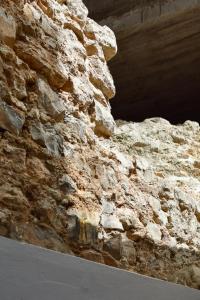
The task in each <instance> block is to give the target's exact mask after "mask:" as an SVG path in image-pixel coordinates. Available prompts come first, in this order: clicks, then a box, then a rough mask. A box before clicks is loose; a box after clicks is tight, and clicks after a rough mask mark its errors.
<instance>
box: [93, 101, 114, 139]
mask: <svg viewBox="0 0 200 300" xmlns="http://www.w3.org/2000/svg"><path fill="white" fill-rule="evenodd" d="M114 129H115V121H114V119H113V117H112V116H111V114H110V113H109V111H108V110H107V109H106V108H105V107H104V106H103V105H102V104H101V103H99V102H98V101H95V133H96V134H97V135H100V136H101V135H102V136H105V137H109V136H111V135H112V134H113V132H114Z"/></svg>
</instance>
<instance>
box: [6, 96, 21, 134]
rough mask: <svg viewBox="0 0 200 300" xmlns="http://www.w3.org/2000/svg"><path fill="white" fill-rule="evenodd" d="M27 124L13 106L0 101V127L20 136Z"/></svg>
mask: <svg viewBox="0 0 200 300" xmlns="http://www.w3.org/2000/svg"><path fill="white" fill-rule="evenodd" d="M24 122H25V117H24V115H23V114H22V113H19V112H18V111H17V110H15V109H14V108H13V107H12V106H10V105H8V104H7V103H5V102H3V101H1V100H0V127H1V128H3V129H6V130H8V131H10V132H12V133H15V134H19V133H20V132H21V130H22V127H23V125H24Z"/></svg>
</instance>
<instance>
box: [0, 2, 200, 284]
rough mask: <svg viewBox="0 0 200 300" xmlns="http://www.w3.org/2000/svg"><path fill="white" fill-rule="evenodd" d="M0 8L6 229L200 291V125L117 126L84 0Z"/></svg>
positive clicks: (0, 183)
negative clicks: (111, 110) (199, 289)
mask: <svg viewBox="0 0 200 300" xmlns="http://www.w3.org/2000/svg"><path fill="white" fill-rule="evenodd" d="M0 6H1V8H0V87H1V88H0V162H1V163H0V175H1V176H0V234H1V235H3V236H6V237H10V238H13V239H17V240H21V241H25V242H28V243H32V244H36V245H40V246H43V247H47V248H50V249H54V250H57V251H62V252H67V253H71V254H74V255H78V256H81V257H84V258H87V259H91V260H94V261H97V262H101V263H105V264H108V265H112V266H115V267H120V268H125V269H128V270H130V271H136V272H140V273H142V274H146V275H150V276H153V277H157V278H162V279H165V280H171V281H175V282H180V283H182V284H187V285H189V286H193V287H195V288H199V269H200V260H199V249H200V242H199V241H200V208H199V201H200V199H199V190H200V189H199V187H200V182H199V180H200V173H199V168H200V167H199V166H200V162H199V149H200V147H199V143H200V141H199V133H200V128H199V125H198V124H197V123H194V122H190V121H189V122H186V123H185V124H184V125H182V126H172V125H170V123H169V122H167V121H165V120H163V119H151V120H147V121H145V122H144V123H141V124H132V123H130V124H129V123H123V122H122V123H121V122H118V124H117V125H116V124H115V122H114V120H113V117H112V115H111V113H110V105H109V99H110V98H112V97H113V96H114V94H115V87H114V83H113V80H112V77H111V75H110V72H109V69H108V67H107V63H106V61H108V60H110V59H111V58H112V57H113V56H114V55H115V54H116V50H117V47H116V40H115V36H114V34H113V32H112V31H111V30H110V29H109V28H108V27H106V26H105V27H101V26H99V25H98V24H97V23H95V22H94V21H92V20H91V19H89V18H88V17H87V14H88V11H87V9H86V7H85V6H84V5H83V3H82V1H80V0H76V1H75V0H68V1H56V0H37V1H22V0H18V1H11V0H6V1H3V3H1V5H0ZM174 153H176V154H175V155H174ZM172 274H173V276H172Z"/></svg>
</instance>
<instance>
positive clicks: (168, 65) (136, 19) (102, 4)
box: [85, 0, 200, 123]
mask: <svg viewBox="0 0 200 300" xmlns="http://www.w3.org/2000/svg"><path fill="white" fill-rule="evenodd" d="M85 3H86V4H87V5H88V7H89V10H90V12H91V16H92V17H93V18H95V19H96V20H98V21H99V22H100V23H101V24H107V25H108V26H110V27H111V28H112V29H113V30H114V31H115V34H116V37H117V41H118V46H119V51H118V55H117V56H116V57H115V58H114V59H113V60H112V61H111V63H110V68H111V72H112V74H113V77H114V79H115V84H116V87H117V95H116V98H115V99H113V101H112V103H111V104H112V107H113V114H114V116H115V117H116V118H122V119H126V120H133V121H141V120H143V119H144V118H147V117H156V116H160V117H164V118H167V119H168V120H170V121H172V122H174V123H178V122H183V121H185V120H186V119H191V120H197V121H200V115H199V110H200V101H199V97H200V84H199V82H200V71H199V70H200V1H199V0H111V1H107V0H102V1H95V0H85Z"/></svg>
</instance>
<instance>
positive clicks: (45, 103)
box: [37, 79, 65, 119]
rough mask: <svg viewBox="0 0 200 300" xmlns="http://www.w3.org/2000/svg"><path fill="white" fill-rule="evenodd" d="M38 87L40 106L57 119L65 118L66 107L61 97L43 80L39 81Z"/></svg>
mask: <svg viewBox="0 0 200 300" xmlns="http://www.w3.org/2000/svg"><path fill="white" fill-rule="evenodd" d="M37 86H38V90H39V99H38V101H39V105H41V107H43V108H44V109H45V110H46V111H47V113H48V114H49V115H50V116H52V117H53V118H55V119H59V118H62V117H64V112H65V107H64V104H63V102H62V100H61V99H60V98H59V96H58V95H57V94H56V93H55V92H54V91H53V90H52V89H51V88H50V86H49V85H48V84H47V83H46V82H45V81H44V80H42V79H38V82H37Z"/></svg>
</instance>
